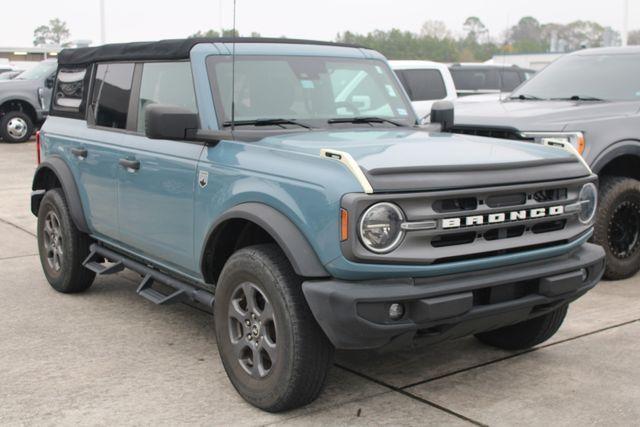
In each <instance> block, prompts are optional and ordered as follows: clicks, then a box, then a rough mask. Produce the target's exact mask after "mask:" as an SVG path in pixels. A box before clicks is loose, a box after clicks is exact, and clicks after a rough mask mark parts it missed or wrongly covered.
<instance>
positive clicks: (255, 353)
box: [228, 282, 277, 379]
mask: <svg viewBox="0 0 640 427" xmlns="http://www.w3.org/2000/svg"><path fill="white" fill-rule="evenodd" d="M228 316H229V321H228V329H229V339H230V341H231V347H232V349H233V353H234V356H235V357H236V359H237V361H238V363H239V364H240V366H241V367H242V369H244V371H245V372H246V373H247V374H249V375H250V376H251V377H253V378H256V379H260V378H264V377H266V376H267V375H269V373H270V372H271V371H272V369H273V367H274V366H275V363H276V361H277V351H276V350H277V345H276V323H275V315H274V312H273V306H272V305H271V302H270V301H269V299H268V298H267V297H266V295H265V294H264V293H263V292H262V291H261V290H260V289H259V288H258V287H257V286H256V285H255V284H254V283H251V282H244V283H241V284H239V285H238V286H236V288H235V289H234V291H233V293H232V296H231V301H230V302H229V314H228Z"/></svg>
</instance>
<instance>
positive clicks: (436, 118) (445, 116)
mask: <svg viewBox="0 0 640 427" xmlns="http://www.w3.org/2000/svg"><path fill="white" fill-rule="evenodd" d="M453 118H454V113H453V103H452V102H451V101H438V102H434V103H433V106H432V107H431V123H439V124H440V131H441V132H451V129H453Z"/></svg>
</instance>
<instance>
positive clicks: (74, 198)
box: [31, 156, 89, 233]
mask: <svg viewBox="0 0 640 427" xmlns="http://www.w3.org/2000/svg"><path fill="white" fill-rule="evenodd" d="M49 172H51V173H53V174H54V175H55V176H56V178H57V179H58V182H60V185H61V186H62V192H63V193H64V197H65V200H66V201H67V205H68V206H69V212H70V213H71V219H72V220H73V223H74V224H75V226H76V227H77V228H78V230H80V231H82V232H83V233H89V227H88V225H87V220H86V218H85V216H84V210H83V209H82V200H81V199H80V193H79V191H78V186H77V185H76V180H75V178H74V177H73V174H72V173H71V169H70V168H69V165H67V163H66V162H65V161H64V160H63V159H62V158H61V157H59V156H50V157H48V158H47V159H46V160H45V161H43V162H42V163H40V165H39V166H38V168H37V169H36V172H35V174H34V176H33V184H32V185H31V189H32V190H33V193H32V194H31V199H32V200H31V212H32V213H33V214H34V215H35V216H38V209H39V208H40V201H41V200H42V197H43V195H44V192H43V190H48V189H49V188H47V186H46V176H47V173H49Z"/></svg>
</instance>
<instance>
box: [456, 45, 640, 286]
mask: <svg viewBox="0 0 640 427" xmlns="http://www.w3.org/2000/svg"><path fill="white" fill-rule="evenodd" d="M454 131H455V132H458V133H465V134H473V135H484V136H491V137H498V138H506V139H514V140H530V141H535V142H542V143H548V142H553V141H564V142H569V143H571V144H572V145H573V146H574V147H575V148H576V149H577V150H578V151H579V152H580V153H581V154H582V156H583V158H584V159H585V160H586V161H587V163H588V164H589V165H590V166H591V168H592V170H593V171H594V172H595V173H597V174H599V175H600V196H599V197H600V200H599V203H600V205H599V209H598V213H597V222H596V228H595V241H596V242H597V243H599V244H600V245H602V246H603V247H604V248H605V251H606V254H607V268H606V272H605V275H606V277H607V278H610V279H621V278H625V277H629V276H631V275H633V274H634V273H636V272H637V271H638V269H640V47H627V48H599V49H586V50H581V51H578V52H574V53H572V54H569V55H565V56H563V57H561V58H560V59H558V60H557V61H555V62H554V63H552V64H551V65H549V66H548V67H547V68H545V69H544V70H542V71H541V72H539V73H538V74H536V75H535V76H534V77H533V78H532V79H531V80H529V81H527V82H525V83H524V84H523V85H522V86H520V87H519V88H517V89H516V90H515V91H514V92H513V93H512V94H511V96H510V97H509V98H508V99H505V100H502V101H495V102H479V103H473V104H464V105H463V104H460V105H458V106H457V110H456V125H455V129H454Z"/></svg>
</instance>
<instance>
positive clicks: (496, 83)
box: [451, 68, 500, 90]
mask: <svg viewBox="0 0 640 427" xmlns="http://www.w3.org/2000/svg"><path fill="white" fill-rule="evenodd" d="M451 76H452V77H453V82H454V83H455V85H456V89H457V90H498V89H499V88H500V80H499V77H498V71H497V70H481V69H475V70H474V69H455V68H454V69H452V70H451Z"/></svg>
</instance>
